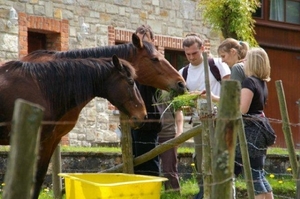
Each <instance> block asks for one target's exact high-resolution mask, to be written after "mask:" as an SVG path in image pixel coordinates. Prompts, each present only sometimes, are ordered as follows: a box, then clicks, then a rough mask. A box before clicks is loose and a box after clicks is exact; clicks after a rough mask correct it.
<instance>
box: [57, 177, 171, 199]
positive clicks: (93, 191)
mask: <svg viewBox="0 0 300 199" xmlns="http://www.w3.org/2000/svg"><path fill="white" fill-rule="evenodd" d="M59 176H62V177H64V178H65V189H66V199H159V198H160V192H161V186H162V182H163V181H166V180H168V179H167V178H162V177H154V176H146V175H133V174H124V173H60V174H59Z"/></svg>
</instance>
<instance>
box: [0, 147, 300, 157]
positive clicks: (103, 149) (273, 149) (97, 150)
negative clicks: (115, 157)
mask: <svg viewBox="0 0 300 199" xmlns="http://www.w3.org/2000/svg"><path fill="white" fill-rule="evenodd" d="M0 151H4V152H5V151H9V146H0ZM61 151H62V152H94V153H121V152H122V151H121V147H103V146H101V147H77V146H76V147H75V146H61ZM267 152H268V154H276V155H288V150H287V149H284V148H277V147H270V148H269V149H268V151H267ZM299 152H300V150H299V149H297V150H296V153H297V154H299ZM178 153H194V148H191V147H179V148H178Z"/></svg>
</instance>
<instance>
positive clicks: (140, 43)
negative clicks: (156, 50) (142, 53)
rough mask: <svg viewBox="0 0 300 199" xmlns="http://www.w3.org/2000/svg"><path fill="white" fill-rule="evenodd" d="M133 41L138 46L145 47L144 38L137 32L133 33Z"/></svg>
mask: <svg viewBox="0 0 300 199" xmlns="http://www.w3.org/2000/svg"><path fill="white" fill-rule="evenodd" d="M132 43H133V45H134V46H135V47H137V48H143V42H142V40H141V39H140V38H139V36H137V34H135V33H133V34H132Z"/></svg>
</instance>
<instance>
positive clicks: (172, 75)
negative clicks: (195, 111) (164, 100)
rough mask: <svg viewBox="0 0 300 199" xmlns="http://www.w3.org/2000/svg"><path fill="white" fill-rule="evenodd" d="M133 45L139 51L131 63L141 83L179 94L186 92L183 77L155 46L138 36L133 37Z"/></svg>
mask: <svg viewBox="0 0 300 199" xmlns="http://www.w3.org/2000/svg"><path fill="white" fill-rule="evenodd" d="M132 43H133V45H134V46H135V47H136V48H137V51H138V52H137V53H136V55H135V57H134V59H133V60H132V62H131V63H132V65H134V67H135V69H136V73H137V78H136V80H137V81H138V82H139V83H141V84H144V85H149V86H153V87H156V88H159V89H162V90H166V91H175V93H177V94H183V93H184V92H185V91H186V83H185V81H184V79H183V78H182V76H181V75H180V74H179V73H178V71H177V70H176V69H175V68H174V67H173V66H172V65H171V64H170V63H169V62H168V60H166V59H165V58H164V56H163V55H162V54H161V53H160V52H159V51H158V50H157V49H156V48H155V46H154V45H153V44H151V43H149V42H147V41H141V40H140V38H139V37H138V36H137V35H136V34H133V35H132Z"/></svg>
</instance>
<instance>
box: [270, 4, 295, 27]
mask: <svg viewBox="0 0 300 199" xmlns="http://www.w3.org/2000/svg"><path fill="white" fill-rule="evenodd" d="M270 20H273V21H280V22H286V23H293V24H300V0H272V1H270Z"/></svg>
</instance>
